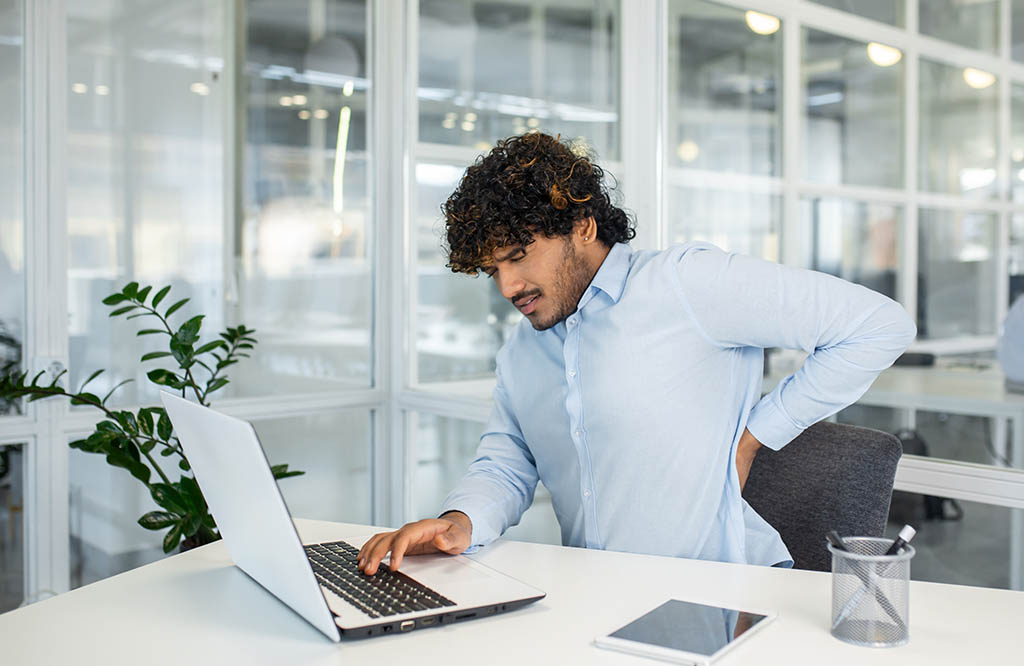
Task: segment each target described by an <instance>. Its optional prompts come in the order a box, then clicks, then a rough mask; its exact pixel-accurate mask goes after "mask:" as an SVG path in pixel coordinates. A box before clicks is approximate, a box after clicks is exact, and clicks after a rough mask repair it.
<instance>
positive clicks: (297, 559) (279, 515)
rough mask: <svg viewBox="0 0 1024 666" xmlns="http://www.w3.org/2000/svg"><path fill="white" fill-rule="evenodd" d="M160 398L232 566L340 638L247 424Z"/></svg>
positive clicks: (166, 395) (184, 402)
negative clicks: (231, 561)
mask: <svg viewBox="0 0 1024 666" xmlns="http://www.w3.org/2000/svg"><path fill="white" fill-rule="evenodd" d="M160 400H161V401H162V402H163V404H164V407H165V408H166V409H167V416H168V417H170V419H171V423H172V424H173V425H174V431H175V434H176V435H177V436H178V440H179V441H180V442H181V446H182V448H183V449H184V450H185V455H186V457H187V458H188V461H189V464H190V465H191V466H192V472H193V473H194V474H195V477H196V481H198V483H199V487H200V488H202V491H203V495H204V496H205V497H206V502H207V504H208V505H209V507H210V513H212V514H213V516H214V519H215V520H216V521H217V528H218V529H219V530H220V533H221V536H222V537H223V538H224V541H225V542H226V543H227V547H228V552H229V553H230V554H231V558H232V559H233V560H234V561H235V564H236V565H237V566H238V567H239V568H240V569H242V571H244V572H245V573H247V574H249V576H251V577H252V578H253V579H254V580H255V581H256V582H258V583H259V584H260V585H262V586H263V587H264V588H266V589H267V590H268V591H269V592H270V593H272V594H273V595H274V596H275V597H277V598H278V599H280V600H281V601H283V602H284V603H286V604H288V606H289V607H291V608H292V610H294V611H295V612H296V613H298V614H299V615H301V616H302V617H303V618H305V619H306V620H307V621H308V622H309V623H310V624H312V625H313V626H315V627H316V628H317V629H319V630H320V631H322V632H323V633H324V634H326V635H327V636H328V637H329V638H330V639H331V640H334V641H338V640H340V634H339V631H338V627H337V626H336V625H335V623H334V618H333V616H332V615H331V611H330V609H328V607H327V602H326V601H325V600H324V595H323V593H322V592H321V591H320V585H319V583H317V581H316V578H315V577H314V576H313V570H312V569H311V568H310V566H309V562H308V560H307V559H306V553H305V551H304V550H303V548H302V542H301V541H300V540H299V535H298V533H297V532H296V531H295V525H294V523H292V519H291V515H290V514H289V513H288V507H287V506H286V505H285V503H284V498H283V497H282V496H281V491H280V489H279V488H278V486H277V482H276V481H275V480H274V476H273V474H272V473H271V471H270V465H269V463H268V462H267V457H266V454H265V453H264V452H263V447H261V446H260V443H259V438H258V437H257V436H256V431H255V430H254V429H253V427H252V425H251V424H249V423H247V422H245V421H242V420H240V419H236V418H233V417H230V416H227V415H225V414H220V413H219V412H215V411H213V410H212V409H209V408H207V407H203V406H202V405H198V404H196V403H193V402H189V401H188V400H185V399H183V398H180V397H178V396H175V395H172V394H170V393H167V392H166V391H161V393H160Z"/></svg>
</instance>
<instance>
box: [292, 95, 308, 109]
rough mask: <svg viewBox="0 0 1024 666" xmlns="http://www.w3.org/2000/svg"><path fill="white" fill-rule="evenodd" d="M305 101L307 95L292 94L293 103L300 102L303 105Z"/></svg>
mask: <svg viewBox="0 0 1024 666" xmlns="http://www.w3.org/2000/svg"><path fill="white" fill-rule="evenodd" d="M305 103H306V96H305V95H292V104H298V105H299V106H302V105H303V104H305Z"/></svg>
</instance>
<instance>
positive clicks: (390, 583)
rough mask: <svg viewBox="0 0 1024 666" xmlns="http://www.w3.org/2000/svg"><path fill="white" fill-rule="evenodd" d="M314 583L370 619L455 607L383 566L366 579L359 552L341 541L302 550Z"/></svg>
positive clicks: (441, 597)
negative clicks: (314, 576)
mask: <svg viewBox="0 0 1024 666" xmlns="http://www.w3.org/2000/svg"><path fill="white" fill-rule="evenodd" d="M304 548H305V549H306V556H307V557H308V558H309V563H310V564H311V565H312V566H313V573H314V574H315V575H316V579H317V581H319V583H320V584H321V585H323V586H324V587H326V588H327V589H328V590H330V591H331V592H334V593H335V594H337V595H338V596H339V597H341V598H342V599H344V600H345V601H347V602H349V603H350V604H352V605H353V606H355V607H356V608H358V609H359V610H361V611H362V612H363V613H365V614H366V615H369V616H370V617H373V618H376V617H383V616H385V615H398V614H399V613H412V612H415V611H423V610H430V609H432V608H442V607H444V606H454V605H455V602H454V601H452V600H451V599H448V598H446V597H444V596H443V595H441V594H438V593H437V592H435V591H434V590H432V589H430V588H429V587H427V586H425V585H422V584H420V583H417V582H416V581H415V580H413V579H412V578H409V577H408V576H406V575H405V574H403V573H401V572H399V571H391V570H390V569H388V567H387V565H385V564H384V563H383V562H382V563H381V565H380V567H379V568H378V569H377V573H375V574H374V575H372V576H367V575H366V574H364V573H363V572H362V571H360V570H359V566H358V564H357V561H358V557H359V550H358V549H357V548H355V547H353V546H351V545H349V544H347V543H345V542H344V541H334V542H331V543H318V544H314V545H312V546H304Z"/></svg>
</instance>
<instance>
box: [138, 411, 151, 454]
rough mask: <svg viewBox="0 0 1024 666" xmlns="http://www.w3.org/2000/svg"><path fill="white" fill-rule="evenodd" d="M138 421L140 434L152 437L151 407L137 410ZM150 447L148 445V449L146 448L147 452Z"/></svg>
mask: <svg viewBox="0 0 1024 666" xmlns="http://www.w3.org/2000/svg"><path fill="white" fill-rule="evenodd" d="M138 421H139V429H140V430H141V431H142V434H143V435H146V436H147V437H152V436H153V411H152V410H151V409H149V408H148V407H143V408H142V409H140V410H139V418H138ZM152 448H153V447H152V446H150V447H149V449H146V453H149V451H150V450H151V449H152Z"/></svg>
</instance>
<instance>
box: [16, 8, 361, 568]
mask: <svg viewBox="0 0 1024 666" xmlns="http://www.w3.org/2000/svg"><path fill="white" fill-rule="evenodd" d="M66 5H67V15H66V38H67V54H68V57H67V74H66V76H67V134H66V153H67V169H66V183H67V214H66V225H67V226H66V234H67V242H68V248H69V253H68V266H67V280H68V290H67V293H68V299H67V303H68V314H69V318H68V360H69V365H68V367H69V370H70V373H69V380H70V384H71V385H72V386H78V385H80V384H81V383H82V382H83V381H84V380H85V378H86V377H87V376H88V375H90V374H91V373H92V372H93V371H94V370H96V369H98V368H106V369H107V372H106V373H104V374H103V375H101V376H99V377H97V378H96V379H95V380H94V381H93V383H92V384H91V388H92V389H93V390H94V391H95V392H97V394H98V395H103V394H104V393H105V392H106V391H108V390H109V389H111V388H113V386H114V385H115V384H116V383H117V382H119V381H121V380H123V379H133V380H135V381H134V382H133V383H131V384H128V385H127V386H125V387H124V388H122V389H119V390H118V391H117V392H116V393H115V394H114V395H113V396H112V397H111V399H110V404H111V405H118V406H120V405H124V406H133V405H145V404H153V403H155V402H156V401H157V389H158V387H156V386H154V385H153V384H151V383H150V382H149V381H148V380H147V378H146V373H147V372H149V371H150V370H152V369H154V368H157V367H161V363H162V362H163V360H164V359H159V360H156V361H148V362H145V363H140V362H139V357H140V356H141V355H142V354H145V353H147V352H153V351H158V350H162V349H165V348H166V339H165V338H164V337H163V336H156V335H150V336H142V337H139V336H138V335H137V331H138V330H139V329H141V328H146V326H140V325H133V324H137V322H131V321H125V320H124V319H123V318H116V319H111V318H110V317H109V316H108V314H109V310H110V308H108V307H106V306H104V305H103V304H102V303H101V301H102V299H103V298H104V297H105V296H106V295H108V294H110V293H113V292H114V291H118V290H120V288H121V287H122V286H123V285H125V284H126V283H128V282H130V281H136V282H139V283H140V284H142V285H153V289H154V291H156V290H158V289H160V288H161V287H162V286H164V285H171V287H172V291H171V294H170V295H169V296H168V297H167V300H166V303H165V305H170V304H171V303H173V302H175V301H176V300H178V299H181V298H189V299H190V302H189V303H188V304H187V305H186V306H185V307H184V308H183V309H182V310H181V311H180V312H179V313H178V314H177V315H176V319H175V320H172V325H178V324H180V323H181V322H182V321H184V320H185V319H186V318H188V317H190V316H193V315H195V314H203V315H205V318H204V319H203V328H202V331H201V341H203V342H205V341H207V340H210V339H216V335H217V333H218V332H219V331H222V330H223V329H224V328H225V327H228V326H236V325H239V324H244V325H246V326H247V327H249V328H250V329H255V330H256V333H255V336H256V338H257V339H258V343H257V345H256V347H255V349H254V350H252V352H251V359H248V360H243V362H241V363H239V364H238V365H234V366H232V367H231V368H230V370H229V373H228V376H229V378H230V380H231V383H230V384H228V385H227V386H226V387H224V388H223V389H222V390H221V391H220V392H219V393H218V394H216V396H215V398H214V404H215V406H216V407H218V408H221V409H227V410H228V411H229V412H230V411H235V412H236V413H239V414H240V415H243V416H246V417H247V418H249V419H251V420H253V421H254V423H255V424H256V429H257V432H258V433H259V435H260V437H261V440H262V442H263V445H264V448H265V449H266V450H267V454H268V457H269V458H270V459H271V460H272V461H273V462H274V463H289V464H290V465H291V466H292V468H295V469H300V470H304V471H305V472H306V474H305V476H302V477H299V478H298V479H289V480H287V481H284V482H282V484H281V485H282V491H283V492H284V494H285V496H286V497H287V498H288V500H289V502H290V503H291V505H292V509H293V511H294V512H295V514H296V515H297V516H305V517H311V518H329V519H333V520H350V521H354V522H360V523H368V522H372V520H373V506H372V503H373V492H372V488H373V483H374V481H373V479H372V475H373V466H372V461H373V446H374V439H373V412H374V410H375V409H376V408H379V407H380V404H381V400H380V397H379V395H377V394H374V393H371V392H372V390H373V384H374V377H373V362H372V356H373V350H374V345H373V340H372V336H373V320H374V288H373V281H374V270H373V266H374V260H373V257H372V252H373V251H374V241H373V235H374V218H373V206H372V203H371V197H372V192H373V190H372V166H373V162H372V155H373V150H372V147H371V142H370V130H369V128H370V125H371V120H370V115H371V113H372V105H371V102H370V96H371V82H372V80H373V76H372V69H373V63H372V54H371V51H370V48H369V30H370V27H371V22H370V12H371V8H370V5H369V3H367V2H365V1H364V0H292V1H289V2H277V1H274V2H271V1H268V0H250V1H248V2H240V3H235V2H205V1H202V2H198V1H197V2H182V3H171V4H163V5H153V6H149V7H142V6H140V5H138V3H134V2H127V1H115V2H108V3H103V4H101V5H96V4H95V3H92V2H84V1H83V2H79V1H69V2H68V3H66ZM233 54H239V57H238V58H237V59H233V58H232V56H233ZM5 286H6V285H5ZM164 367H168V368H170V369H174V368H175V367H176V366H175V365H174V364H173V360H172V362H171V363H170V364H166V365H165V366H164ZM196 372H197V373H200V375H201V373H203V372H204V371H203V370H199V369H197V370H196ZM199 379H200V380H202V379H203V377H202V376H200V377H199ZM100 391H103V392H104V393H99V392H100ZM343 407H348V408H347V409H342V408H343ZM91 417H92V412H90V408H84V407H76V408H73V409H72V410H71V419H72V421H73V422H74V423H76V424H77V423H81V424H83V429H82V431H78V429H77V428H75V429H74V430H75V432H73V433H72V434H71V436H70V437H69V438H77V437H78V436H80V435H81V434H84V433H86V432H88V429H89V428H88V426H86V425H85V424H86V423H88V421H89V420H90V418H91ZM300 433H301V434H300ZM67 461H68V462H67V477H68V497H69V501H70V515H69V533H70V546H69V569H70V580H69V582H70V585H71V586H72V587H74V586H77V585H81V584H85V583H88V582H91V581H93V580H96V579H98V578H102V577H105V576H109V575H111V574H114V573H117V572H119V571H122V570H124V569H127V568H131V567H133V566H138V565H139V564H142V563H145V562H148V561H152V560H154V559H157V558H159V557H162V556H163V553H162V550H161V547H160V545H161V540H162V537H163V533H162V532H147V531H144V530H142V529H140V528H139V526H138V525H137V524H136V521H137V520H138V518H139V516H141V515H142V514H143V513H146V512H147V511H150V510H153V509H155V508H156V506H155V505H154V504H153V501H152V499H151V498H150V497H149V494H148V493H147V492H146V490H145V488H144V487H143V486H142V485H141V484H139V483H138V482H137V481H136V480H135V479H133V478H131V477H130V476H129V475H127V474H125V473H123V470H119V469H116V468H113V467H111V466H109V465H107V464H106V463H105V461H104V460H103V458H102V457H99V456H95V455H90V454H85V453H82V452H80V451H73V452H71V453H70V454H69V456H68V458H67ZM174 478H176V477H174Z"/></svg>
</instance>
